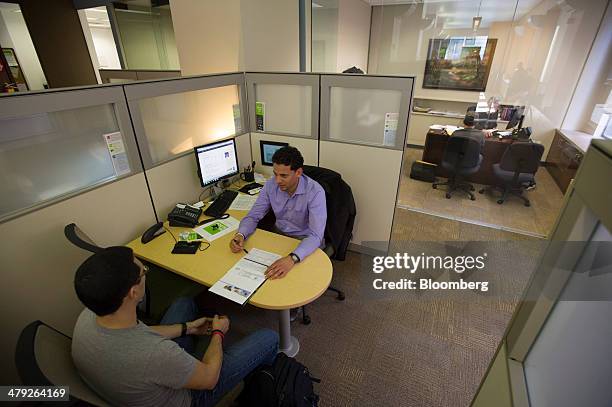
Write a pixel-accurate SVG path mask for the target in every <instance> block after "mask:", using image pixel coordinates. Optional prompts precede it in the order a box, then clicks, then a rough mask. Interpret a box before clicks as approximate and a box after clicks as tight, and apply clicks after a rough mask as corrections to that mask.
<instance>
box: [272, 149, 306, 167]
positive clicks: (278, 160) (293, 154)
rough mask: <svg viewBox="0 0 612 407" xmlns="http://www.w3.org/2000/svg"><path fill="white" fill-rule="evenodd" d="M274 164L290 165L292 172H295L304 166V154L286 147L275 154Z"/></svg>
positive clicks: (273, 157)
mask: <svg viewBox="0 0 612 407" xmlns="http://www.w3.org/2000/svg"><path fill="white" fill-rule="evenodd" d="M272 163H274V164H281V165H288V166H290V167H291V170H292V171H295V170H297V169H298V168H302V167H303V166H304V157H302V153H300V150H298V149H297V148H295V147H291V146H285V147H281V148H279V149H278V150H276V151H275V152H274V155H273V156H272Z"/></svg>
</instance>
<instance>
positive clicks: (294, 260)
mask: <svg viewBox="0 0 612 407" xmlns="http://www.w3.org/2000/svg"><path fill="white" fill-rule="evenodd" d="M289 257H291V260H293V262H294V263H295V264H297V263H299V262H300V257H299V256H298V255H297V254H295V253H289Z"/></svg>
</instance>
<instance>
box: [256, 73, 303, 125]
mask: <svg viewBox="0 0 612 407" xmlns="http://www.w3.org/2000/svg"><path fill="white" fill-rule="evenodd" d="M255 94H256V98H255V101H256V102H264V103H265V116H264V117H265V119H264V129H265V131H266V132H267V133H280V134H292V135H297V136H307V137H310V136H311V123H312V87H310V86H300V85H270V84H256V85H255Z"/></svg>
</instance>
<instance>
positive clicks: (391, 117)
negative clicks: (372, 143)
mask: <svg viewBox="0 0 612 407" xmlns="http://www.w3.org/2000/svg"><path fill="white" fill-rule="evenodd" d="M398 120H399V113H385V130H384V132H385V133H384V137H383V144H384V145H385V146H395V135H396V133H397V122H398Z"/></svg>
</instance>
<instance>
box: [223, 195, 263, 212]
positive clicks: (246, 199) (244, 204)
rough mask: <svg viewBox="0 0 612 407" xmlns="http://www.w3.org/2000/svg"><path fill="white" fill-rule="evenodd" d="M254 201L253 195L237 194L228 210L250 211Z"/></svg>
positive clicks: (255, 198) (255, 197)
mask: <svg viewBox="0 0 612 407" xmlns="http://www.w3.org/2000/svg"><path fill="white" fill-rule="evenodd" d="M256 200H257V196H255V195H247V194H238V196H236V198H235V199H234V201H233V202H232V204H231V205H230V207H229V209H230V211H250V210H251V208H252V207H253V205H255V201H256Z"/></svg>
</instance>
